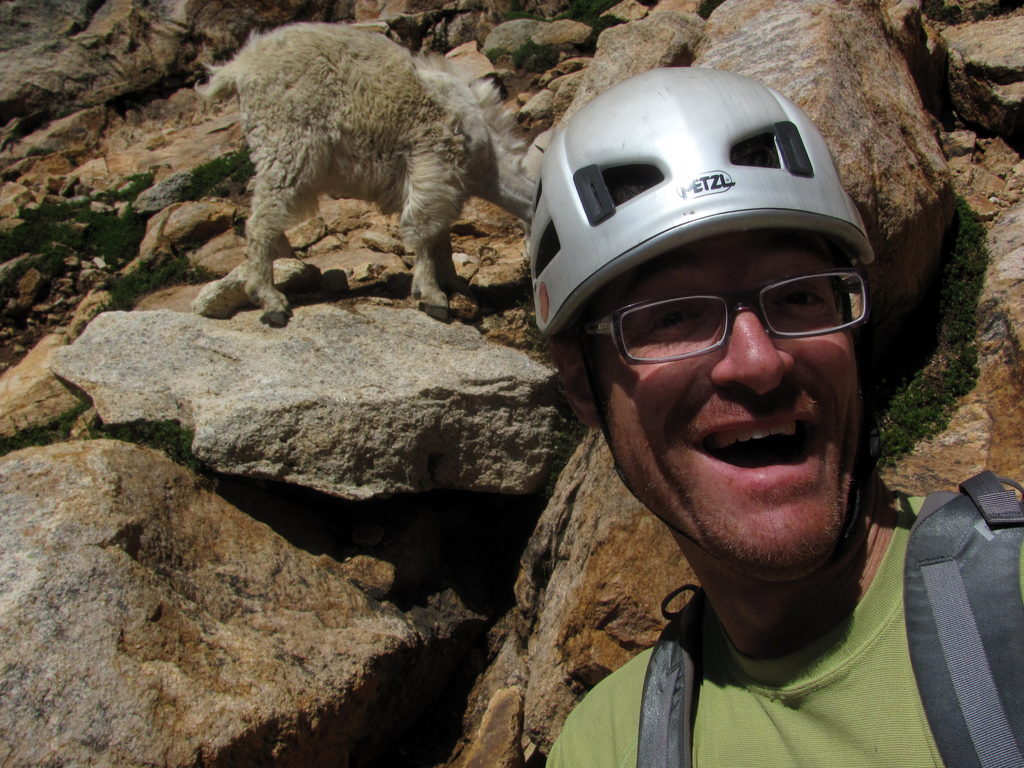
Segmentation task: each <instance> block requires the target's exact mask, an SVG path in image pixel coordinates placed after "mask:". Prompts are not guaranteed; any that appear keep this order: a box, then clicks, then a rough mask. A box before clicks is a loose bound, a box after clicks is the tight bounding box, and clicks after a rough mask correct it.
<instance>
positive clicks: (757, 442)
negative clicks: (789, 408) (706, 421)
mask: <svg viewBox="0 0 1024 768" xmlns="http://www.w3.org/2000/svg"><path fill="white" fill-rule="evenodd" d="M806 445H807V426H806V425H805V424H804V423H803V422H800V421H790V422H786V423H784V424H779V425H777V426H774V427H771V428H764V429H734V430H723V431H722V432H716V433H714V434H712V435H709V436H708V437H707V438H706V439H705V440H704V449H705V450H706V451H707V452H708V453H709V454H711V455H712V456H713V457H715V458H716V459H718V460H719V461H723V462H726V463H727V464H732V465H734V466H738V467H748V468H755V467H764V466H770V465H772V464H791V463H794V462H797V461H800V460H801V459H802V458H803V457H804V449H805V447H806Z"/></svg>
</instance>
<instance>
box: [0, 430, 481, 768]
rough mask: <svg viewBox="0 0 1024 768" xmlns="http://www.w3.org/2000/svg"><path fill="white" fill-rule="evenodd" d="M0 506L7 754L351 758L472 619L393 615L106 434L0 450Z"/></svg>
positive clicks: (21, 759) (395, 726)
mask: <svg viewBox="0 0 1024 768" xmlns="http://www.w3.org/2000/svg"><path fill="white" fill-rule="evenodd" d="M0 519H2V520H3V521H4V525H3V526H2V530H3V532H2V533H0V537H2V539H3V541H2V544H3V551H4V553H5V556H4V558H3V561H2V563H0V595H2V597H3V599H2V600H0V641H2V642H0V659H2V662H0V664H2V667H3V669H4V706H3V708H2V712H0V743H2V744H4V745H5V753H4V761H5V764H6V765H10V766H12V767H13V766H25V767H26V768H27V767H28V766H38V765H43V764H46V763H47V762H48V761H50V760H51V759H53V758H54V756H55V755H58V756H59V759H60V760H62V761H66V762H75V763H80V764H107V765H115V764H116V765H140V764H160V765H166V766H192V765H195V764H196V763H197V761H199V762H201V763H202V764H206V765H216V764H222V765H258V764H276V765H282V764H294V765H309V766H320V765H322V766H327V765H351V766H360V765H368V764H369V763H371V762H372V758H373V755H374V754H375V753H376V752H378V751H379V750H380V748H381V746H382V745H383V746H390V744H388V742H389V739H391V738H392V734H394V733H396V732H397V730H400V728H401V727H402V725H403V722H402V721H405V720H407V719H408V718H409V717H411V716H412V715H413V714H414V710H415V709H419V707H420V706H421V704H418V705H415V706H414V709H409V708H408V707H409V706H410V705H411V704H412V702H413V699H414V698H416V699H420V697H419V695H417V697H409V696H403V695H400V692H401V691H403V690H406V686H410V689H412V690H417V691H418V693H419V689H420V686H424V687H426V689H428V690H434V691H436V690H438V688H437V686H438V684H439V680H440V679H443V677H444V675H445V674H446V671H445V670H446V669H450V667H451V663H452V662H451V661H446V660H445V652H446V650H447V652H448V653H449V654H451V655H449V657H448V658H453V657H454V656H457V653H458V652H457V651H455V647H456V646H457V645H458V641H457V640H456V638H458V637H459V636H460V634H461V633H463V629H460V627H465V626H467V624H466V622H469V621H471V620H472V619H473V616H472V614H470V613H469V612H468V611H466V609H465V608H463V607H461V605H460V604H459V603H458V601H457V600H456V599H454V597H453V596H452V595H450V594H449V595H448V596H447V597H445V598H443V600H442V601H441V603H438V608H437V609H432V608H426V607H424V608H422V609H417V610H419V611H420V613H419V615H418V616H417V617H416V619H415V622H413V621H412V620H410V619H409V618H407V617H405V616H403V615H402V614H401V613H399V612H398V611H397V610H396V609H395V608H394V607H393V606H391V605H389V604H386V603H379V602H377V601H374V600H370V599H368V598H367V597H366V595H364V594H363V593H362V592H361V591H360V590H359V589H357V588H356V587H354V586H353V585H352V584H351V582H349V581H348V579H346V578H345V577H344V575H343V574H342V573H341V570H340V569H339V567H338V564H337V563H336V562H335V561H333V560H332V559H330V558H328V557H323V556H315V555H312V554H309V553H307V552H304V551H302V550H301V549H297V548H296V547H294V546H292V545H291V544H289V543H288V541H286V540H285V539H284V538H282V537H281V536H279V535H278V534H276V533H275V532H274V531H273V530H271V529H270V528H269V527H268V526H266V525H264V524H262V523H259V522H256V521H255V520H254V519H252V518H251V517H249V516H248V515H246V514H244V513H242V512H240V511H239V510H238V509H236V508H234V507H232V506H231V505H230V504H228V503H226V502H225V501H223V500H222V499H220V498H218V497H217V496H215V495H214V494H213V493H211V492H210V491H209V490H206V489H204V488H203V487H202V484H201V483H199V482H197V480H196V479H195V478H194V477H191V476H190V475H189V474H188V473H187V472H186V471H185V470H183V469H182V468H181V467H179V466H177V465H174V464H172V463H170V462H169V461H167V460H166V459H164V458H162V457H161V456H160V455H159V454H156V453H154V452H153V451H149V450H146V449H140V448H137V447H135V446H131V445H128V444H125V443H119V442H115V441H93V442H88V443H67V444H64V445H60V446H53V447H50V448H45V449H28V450H25V451H20V452H17V453H14V454H10V455H8V456H7V457H5V458H3V459H0ZM444 601H447V604H446V605H443V607H442V603H444ZM432 649H433V650H432ZM435 654H439V655H435ZM420 701H421V702H422V701H424V699H420ZM41 706H42V707H45V711H46V716H45V717H40V716H39V712H40V707H41ZM99 712H102V713H103V715H102V717H99V716H97V713H99Z"/></svg>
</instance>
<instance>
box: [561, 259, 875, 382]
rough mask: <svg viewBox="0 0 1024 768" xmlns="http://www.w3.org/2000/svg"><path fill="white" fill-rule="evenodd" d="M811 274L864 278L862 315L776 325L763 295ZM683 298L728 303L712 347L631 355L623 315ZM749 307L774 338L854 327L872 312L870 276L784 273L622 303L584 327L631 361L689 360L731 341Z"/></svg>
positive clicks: (851, 272) (836, 271)
mask: <svg viewBox="0 0 1024 768" xmlns="http://www.w3.org/2000/svg"><path fill="white" fill-rule="evenodd" d="M811 277H856V278H857V279H858V280H859V281H860V285H861V296H862V297H863V300H864V312H863V313H862V314H861V316H860V317H859V318H857V319H855V320H850V321H849V322H846V323H843V324H842V325H839V326H836V327H834V328H825V329H822V330H817V331H780V330H777V329H776V328H774V327H773V326H772V324H771V323H770V322H769V321H768V319H767V317H766V316H765V311H764V305H763V304H762V299H763V297H764V294H765V293H766V292H767V291H769V290H771V289H774V288H778V287H779V286H782V285H785V284H786V283H794V282H797V281H798V280H806V279H807V278H811ZM679 299H715V300H718V301H720V302H722V304H723V305H724V306H725V324H724V325H723V328H722V334H721V337H720V338H719V339H718V341H716V342H715V343H714V344H712V345H711V346H709V347H706V348H704V349H699V350H697V351H696V352H684V353H682V354H679V355H670V356H668V357H657V358H649V357H636V356H634V355H631V354H630V353H629V351H628V350H627V349H626V343H625V341H623V338H622V318H623V317H625V316H626V315H628V314H629V313H631V312H635V311H637V310H638V309H645V308H647V307H656V306H658V305H659V304H668V303H669V302H673V301H678V300H679ZM744 309H749V310H751V311H752V312H754V314H756V315H757V317H758V319H759V320H760V321H761V325H762V326H763V327H764V329H765V331H766V332H767V334H768V336H770V337H771V338H773V339H807V338H812V337H814V336H827V335H829V334H831V333H839V332H840V331H847V330H850V329H852V328H857V327H858V326H861V325H864V323H866V322H867V321H868V317H869V316H870V315H871V301H870V296H869V292H868V278H867V275H866V274H864V273H863V272H862V271H860V270H859V269H854V268H836V269H826V270H822V271H820V272H808V273H806V274H802V275H794V276H792V277H784V278H782V279H780V280H772V281H770V282H767V283H763V284H762V285H759V286H757V287H755V288H749V289H747V290H743V291H728V292H726V293H717V294H715V293H701V294H692V295H684V296H673V297H672V298H670V299H656V300H654V301H638V302H635V303H633V304H627V305H626V306H624V307H619V308H618V309H616V310H615V311H613V312H610V313H609V314H607V315H605V316H604V317H601V318H598V319H597V320H591V321H589V322H585V323H583V324H582V325H581V326H580V327H581V329H582V330H583V332H584V333H588V334H592V335H597V336H611V337H612V339H613V340H614V342H615V346H616V347H617V348H618V350H619V354H621V355H622V357H623V358H624V359H625V360H628V361H629V362H631V363H638V364H641V365H647V364H651V363H668V362H672V361H675V360H686V359H688V358H691V357H699V356H700V355H706V354H708V353H710V352H714V351H715V350H718V349H721V348H722V347H724V346H725V345H726V343H727V342H728V341H729V338H730V337H731V336H732V327H733V322H734V321H735V319H736V315H738V314H739V312H740V311H741V310H744Z"/></svg>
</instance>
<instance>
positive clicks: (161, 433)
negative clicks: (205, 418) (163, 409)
mask: <svg viewBox="0 0 1024 768" xmlns="http://www.w3.org/2000/svg"><path fill="white" fill-rule="evenodd" d="M101 429H102V431H103V433H104V434H105V435H106V436H108V437H112V438H114V439H116V440H124V441H125V442H129V443H136V444H137V445H145V446H148V447H149V448H154V449H156V450H158V451H161V452H163V453H164V454H165V455H166V456H167V458H169V459H170V460H171V461H173V462H175V463H176V464H181V465H182V466H184V467H188V468H189V469H190V470H192V471H193V472H195V473H196V474H203V473H205V471H206V467H205V465H204V464H203V462H201V461H200V460H199V459H197V458H196V455H195V454H194V453H192V439H193V438H194V437H195V433H194V432H193V431H192V430H190V429H186V428H185V427H182V426H181V424H179V423H178V422H177V421H170V420H168V421H133V422H129V423H127V424H110V425H104V426H103V427H102V428H101Z"/></svg>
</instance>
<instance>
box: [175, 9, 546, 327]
mask: <svg viewBox="0 0 1024 768" xmlns="http://www.w3.org/2000/svg"><path fill="white" fill-rule="evenodd" d="M210 72H211V75H212V77H211V79H210V82H209V83H208V84H207V85H206V86H205V87H202V88H200V92H201V93H202V94H203V95H204V96H207V97H209V98H216V97H222V96H230V95H232V94H237V96H238V99H239V102H240V104H241V111H242V126H243V129H244V131H245V137H246V141H247V143H248V144H249V151H250V155H251V158H252V162H253V164H254V165H255V167H256V175H255V179H254V183H253V198H252V210H251V213H250V215H249V219H248V222H247V224H246V239H247V245H246V265H247V266H246V269H247V275H246V292H247V293H248V294H249V296H250V298H251V299H252V300H253V301H255V302H257V303H258V304H259V305H260V306H261V307H262V308H263V320H264V322H267V323H269V324H271V325H276V326H280V325H284V324H285V323H286V322H287V320H288V316H289V314H290V312H289V310H288V302H287V300H286V299H285V297H284V296H283V295H282V294H281V293H280V292H279V291H277V290H276V289H275V288H274V287H273V283H272V269H271V265H272V262H273V260H274V259H275V258H278V257H281V256H289V255H291V248H290V246H289V245H288V241H287V239H286V238H285V236H284V231H285V229H286V228H287V227H289V226H291V225H292V224H294V223H296V222H297V221H300V220H302V219H304V218H307V217H308V216H310V215H312V214H313V213H315V212H316V207H317V197H318V196H319V195H321V194H329V195H333V196H336V197H349V198H358V199H361V200H367V201H371V202H374V203H376V204H377V205H378V206H379V207H380V208H381V210H382V211H383V212H384V213H398V214H399V215H400V216H399V228H400V233H401V236H402V239H403V240H404V241H405V244H406V245H407V246H408V247H409V248H410V249H412V250H414V251H415V253H416V267H415V270H414V272H413V280H412V294H413V296H414V297H415V298H417V299H419V301H420V305H421V307H423V308H424V309H425V310H426V311H427V312H428V313H430V314H432V315H435V316H440V317H444V318H446V317H447V315H448V295H447V293H448V292H450V291H453V290H456V289H458V288H461V287H462V284H461V281H460V280H459V279H458V277H457V275H456V273H455V268H454V266H453V264H452V260H451V241H450V239H449V229H450V227H451V225H452V223H453V222H454V221H455V219H456V218H457V217H458V215H459V213H460V212H461V210H462V205H463V203H464V202H465V200H466V198H467V197H469V196H476V197H481V198H483V199H485V200H489V201H491V202H493V203H496V204H497V205H499V206H501V207H502V208H504V209H505V210H507V211H509V212H511V213H513V214H515V215H516V216H518V217H520V218H521V219H527V218H528V216H529V213H530V203H531V196H532V191H533V184H532V182H531V181H530V180H529V179H528V178H527V177H526V175H525V173H524V171H523V165H522V161H523V158H524V156H525V152H524V147H523V145H522V144H521V143H520V142H519V141H518V140H516V139H515V137H514V135H513V131H512V129H513V124H514V119H513V117H512V115H511V114H510V113H509V112H508V111H507V110H505V109H503V108H502V105H501V103H500V96H499V94H498V92H497V90H496V89H495V87H494V86H493V84H491V83H489V82H487V81H482V80H476V81H473V80H472V79H471V78H470V77H469V76H467V75H465V74H461V73H460V72H459V71H458V70H457V68H456V67H454V65H452V64H451V63H449V62H447V61H446V60H445V59H443V58H441V57H439V56H420V55H413V54H411V53H409V51H407V50H406V49H405V48H403V47H402V46H400V45H398V44H397V43H394V42H392V41H390V40H389V39H388V38H386V37H384V36H383V35H381V34H378V33H376V32H371V31H365V30H360V29H357V28H353V27H348V26H345V25H342V24H313V23H309V24H293V25H290V26H286V27H282V28H279V29H277V30H274V31H272V32H269V33H267V34H262V35H254V36H253V37H252V38H251V39H250V40H249V42H248V43H247V44H246V45H245V47H244V48H242V50H241V51H239V53H238V54H237V55H236V56H235V58H234V59H232V60H231V61H230V62H228V63H227V64H224V65H223V66H218V67H211V68H210ZM195 309H196V311H198V312H200V313H203V307H202V306H196V307H195Z"/></svg>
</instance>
